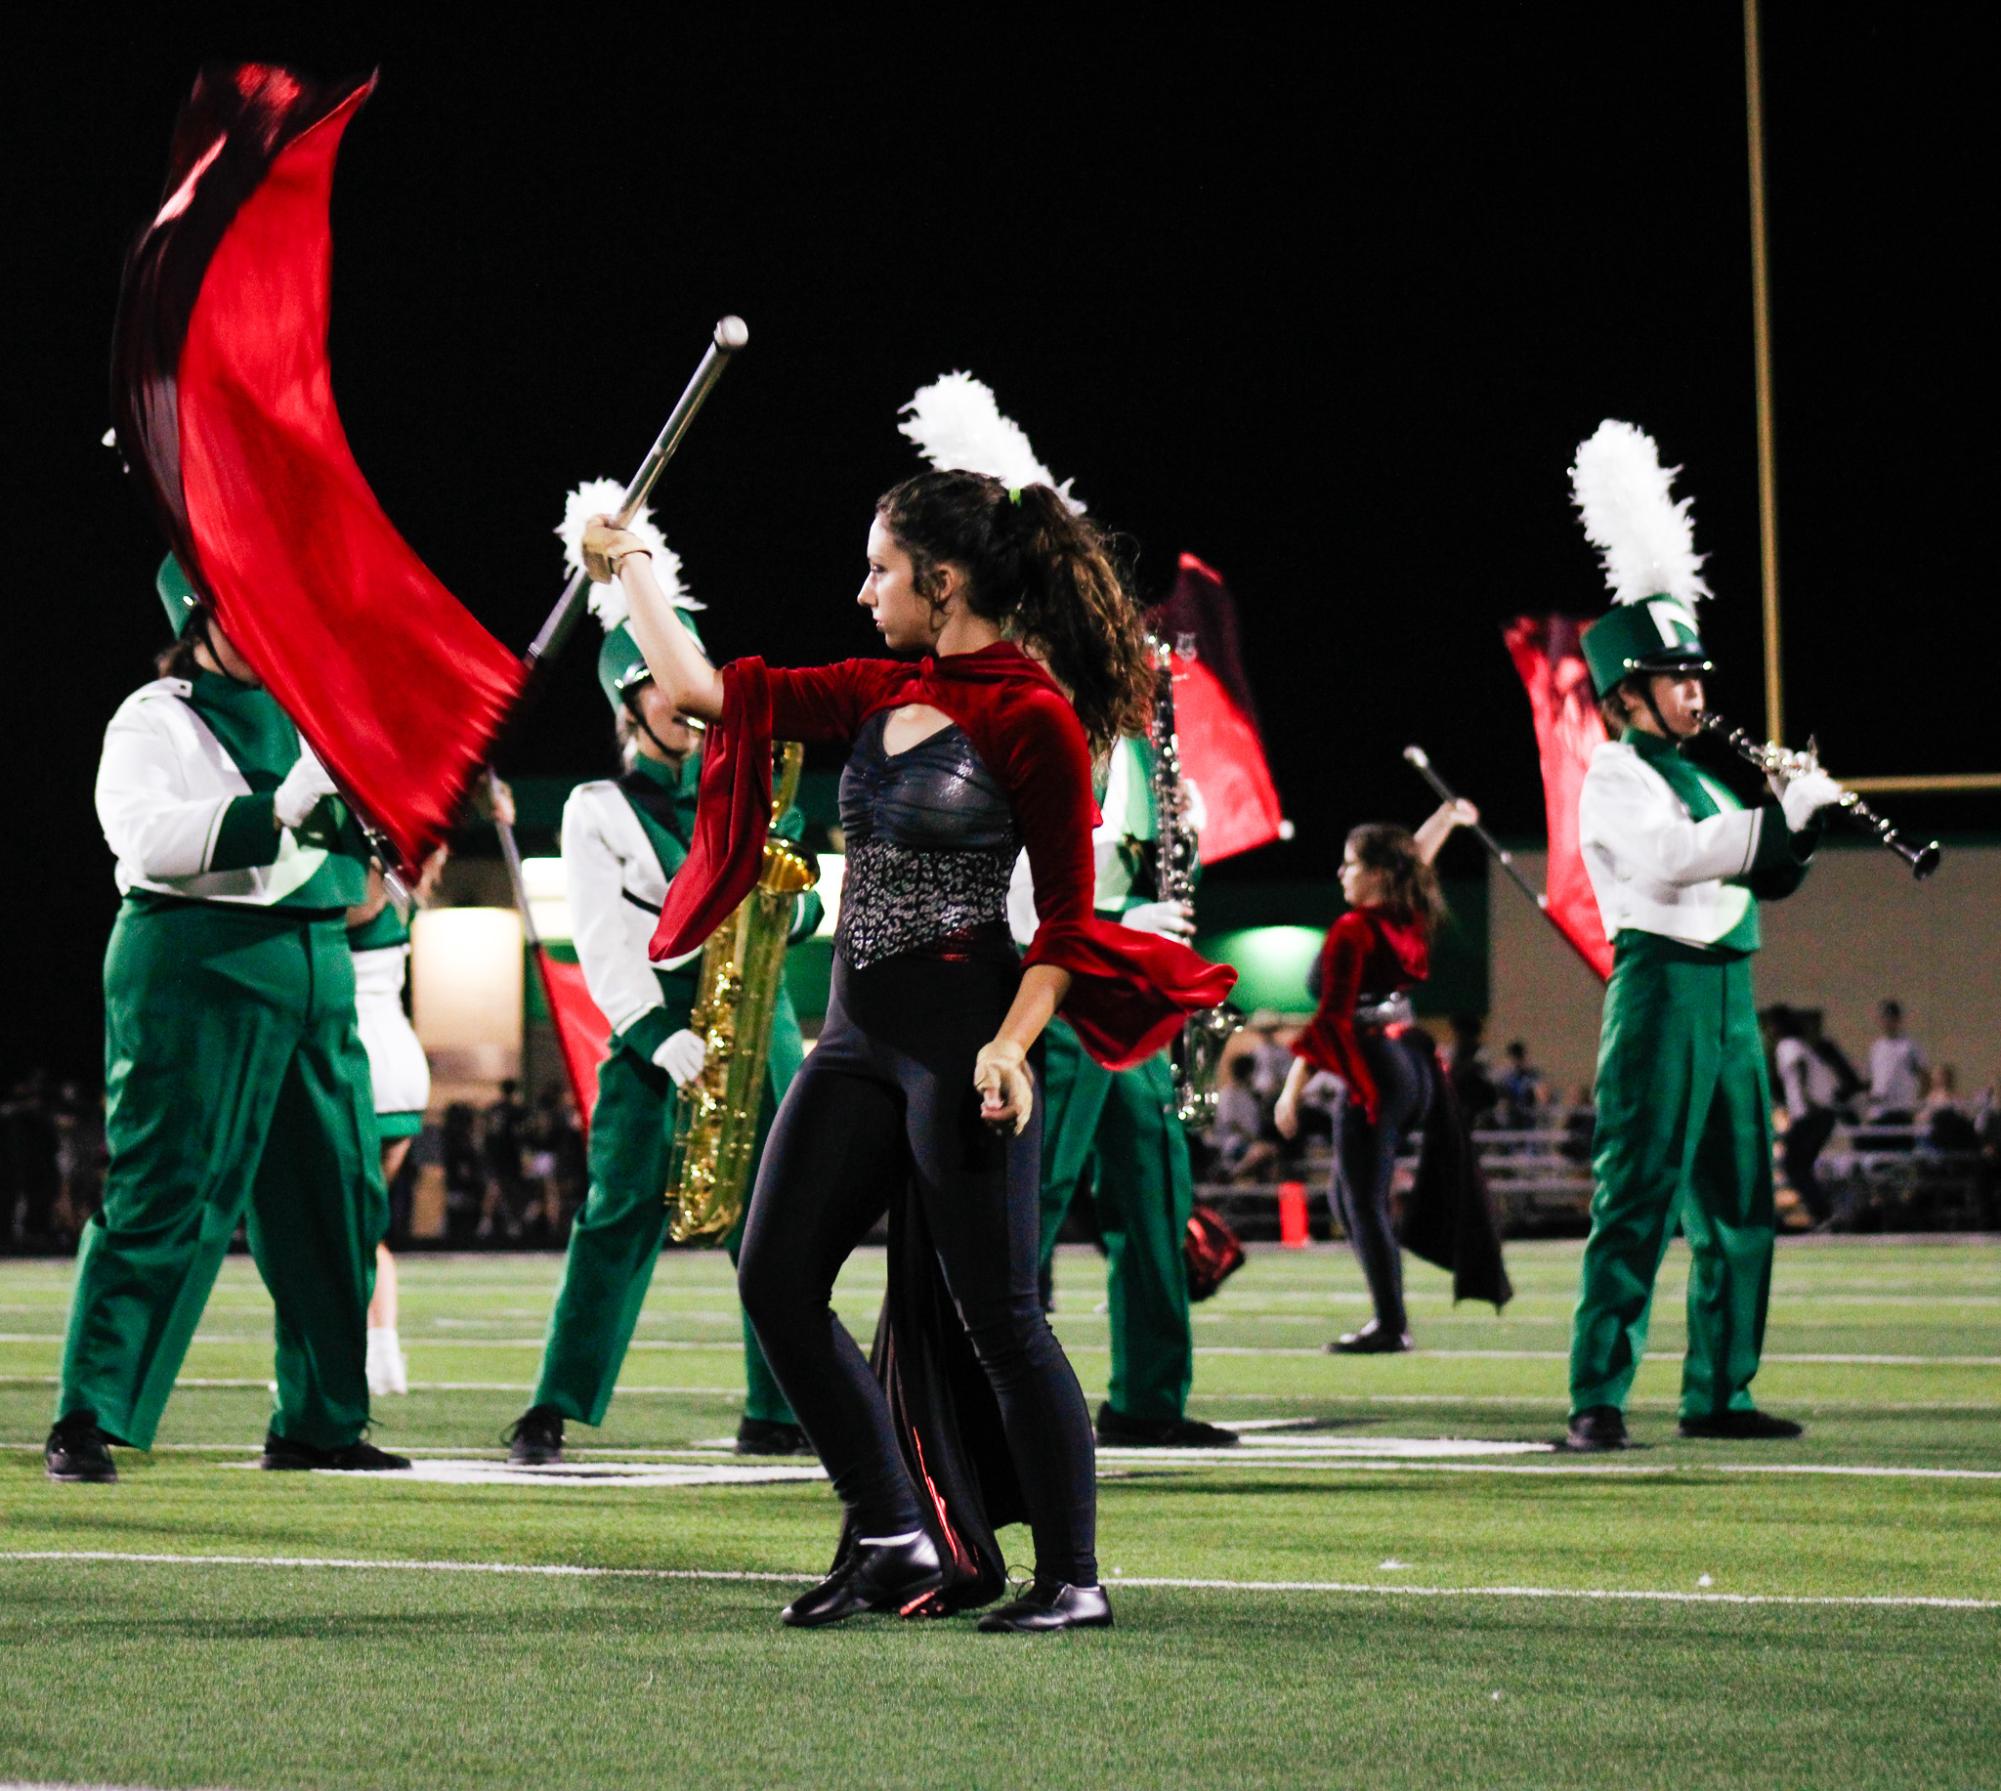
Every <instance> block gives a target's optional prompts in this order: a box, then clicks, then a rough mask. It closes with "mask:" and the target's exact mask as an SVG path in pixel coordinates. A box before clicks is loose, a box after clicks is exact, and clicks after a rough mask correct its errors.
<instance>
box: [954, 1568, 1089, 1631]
mask: <svg viewBox="0 0 2001 1791" xmlns="http://www.w3.org/2000/svg"><path fill="white" fill-rule="evenodd" d="M1111 1626H1112V1601H1111V1600H1110V1599H1109V1598H1107V1597H1106V1596H1105V1589H1104V1587H1102V1586H1066V1585H1065V1584H1064V1583H1063V1582H1062V1581H1061V1580H1037V1581H1036V1582H1035V1584H1034V1585H1032V1586H1030V1587H1029V1589H1028V1590H1027V1592H1025V1593H1024V1594H1023V1595H1022V1596H1021V1597H1020V1598H1017V1599H1016V1600H1015V1601H1014V1602H1013V1603H1012V1604H1004V1605H1002V1606H1001V1607H1000V1609H999V1610H997V1611H989V1612H988V1613H987V1614H986V1615H985V1616H984V1617H982V1618H981V1619H980V1628H981V1629H983V1630H985V1631H986V1633H987V1634H988V1635H1040V1634H1042V1633H1043V1632H1044V1631H1046V1630H1052V1629H1110V1628H1111Z"/></svg>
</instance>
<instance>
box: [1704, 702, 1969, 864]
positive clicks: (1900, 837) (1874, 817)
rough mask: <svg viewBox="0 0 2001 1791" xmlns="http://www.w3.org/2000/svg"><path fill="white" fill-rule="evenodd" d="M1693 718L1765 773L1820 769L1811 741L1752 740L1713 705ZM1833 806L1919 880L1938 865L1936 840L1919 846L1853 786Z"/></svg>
mask: <svg viewBox="0 0 2001 1791" xmlns="http://www.w3.org/2000/svg"><path fill="white" fill-rule="evenodd" d="M1695 719H1696V722H1697V724H1698V725H1699V726H1700V727H1701V729H1702V731H1703V732H1704V733H1706V734H1720V735H1721V736H1722V737H1723V739H1724V740H1725V741H1726V742H1728V744H1729V745H1730V746H1731V748H1732V749H1733V750H1734V751H1735V752H1736V754H1737V756H1738V757H1739V758H1740V759H1742V760H1744V762H1745V763H1746V764H1750V765H1755V766H1757V768H1758V769H1759V770H1760V771H1762V772H1764V773H1765V774H1766V776H1768V777H1769V776H1771V775H1772V774H1773V773H1774V772H1776V773H1777V774H1778V775H1779V776H1781V777H1798V776H1799V775H1800V774H1801V773H1802V772H1806V771H1818V770H1819V769H1820V750H1819V748H1818V747H1816V746H1815V745H1814V744H1813V743H1812V742H1811V741H1809V742H1808V743H1807V748H1806V751H1804V752H1800V751H1798V750H1796V749H1795V748H1792V747H1787V746H1781V745H1779V744H1778V743H1777V742H1776V741H1772V740H1754V739H1753V738H1752V737H1751V736H1750V735H1749V734H1747V733H1746V732H1745V731H1744V730H1743V729H1742V728H1733V727H1732V726H1731V725H1730V723H1729V721H1728V720H1727V719H1726V718H1725V717H1723V716H1721V715H1718V714H1717V713H1716V711H1715V710H1714V709H1705V710H1703V711H1702V713H1701V714H1699V715H1698V716H1697V717H1696V718H1695ZM1835 807H1836V811H1837V812H1838V813H1840V814H1841V815H1844V816H1845V817H1846V818H1847V819H1848V820H1849V821H1850V822H1851V823H1852V824H1853V825H1855V826H1857V827H1860V828H1862V829H1863V830H1864V831H1865V832H1868V833H1873V834H1874V835H1875V836H1876V838H1877V840H1878V841H1879V842H1880V843H1881V844H1883V845H1885V846H1888V847H1889V848H1890V850H1891V851H1892V852H1894V853H1896V855H1897V856H1898V857H1899V858H1901V859H1902V860H1903V861H1904V862H1905V863H1906V864H1907V865H1909V866H1910V867H1911V875H1912V876H1913V877H1915V878H1916V879H1917V880H1918V881H1919V882H1920V883H1922V882H1923V881H1924V880H1925V879H1926V878H1927V877H1929V876H1930V875H1931V874H1932V872H1933V871H1935V870H1937V869H1938V864H1939V857H1940V853H1939V845H1938V841H1937V840H1929V841H1927V842H1926V843H1925V844H1924V845H1922V846H1921V845H1919V844H1918V843H1917V842H1916V841H1915V840H1911V839H1907V838H1905V836H1904V834H1903V833H1902V832H1901V831H1900V830H1899V829H1898V828H1897V827H1895V826H1894V825H1893V824H1892V823H1891V822H1890V821H1888V820H1887V819H1885V818H1884V817H1883V816H1882V815H1879V814H1878V813H1877V812H1876V811H1875V810H1874V809H1873V808H1871V807H1870V806H1869V804H1868V803H1867V802H1865V801H1863V799H1862V797H1861V796H1860V795H1859V794H1857V793H1856V792H1855V791H1854V790H1843V791H1842V792H1841V800H1840V802H1839V803H1837V804H1836V805H1835Z"/></svg>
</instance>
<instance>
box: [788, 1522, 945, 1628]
mask: <svg viewBox="0 0 2001 1791" xmlns="http://www.w3.org/2000/svg"><path fill="white" fill-rule="evenodd" d="M944 1583H945V1570H944V1569H943V1568H942V1567H941V1566H940V1565H939V1564H938V1548H937V1545H936V1544H935V1543H933V1542H932V1540H931V1538H930V1537H929V1536H927V1535H925V1534H924V1532H923V1531H921V1530H920V1531H919V1532H918V1533H917V1534H916V1535H915V1536H913V1537H912V1538H911V1539H910V1540H909V1541H908V1542H882V1543H866V1542H858V1543H856V1544H855V1545H854V1548H853V1549H852V1550H851V1551H850V1552H849V1554H848V1556H847V1558H846V1559H845V1560H844V1561H843V1562H842V1563H841V1564H840V1566H838V1567H836V1568H835V1569H834V1571H833V1573H832V1574H830V1575H829V1576H828V1577H827V1578H826V1579H824V1580H822V1581H821V1582H820V1583H819V1584H818V1585H817V1586H815V1587H814V1588H813V1590H812V1591H810V1592H805V1593H801V1594H800V1596H799V1597H797V1598H795V1599H794V1600H793V1601H792V1602H791V1603H790V1604H788V1605H787V1606H786V1607H785V1609H784V1610H783V1611H782V1612H781V1613H780V1615H781V1616H782V1617H783V1618H784V1620H785V1621H786V1622H787V1623H789V1624H791V1625H792V1626H793V1628H795V1629H818V1628H820V1627H821V1626H822V1625H823V1624H828V1623H840V1622H844V1621H845V1620H846V1619H847V1618H849V1617H859V1616H860V1615H861V1614H862V1612H864V1611H902V1610H907V1609H909V1608H910V1607H912V1606H914V1605H919V1604H922V1603H923V1602H924V1601H925V1600H926V1599H927V1598H929V1597H930V1596H931V1594H932V1593H933V1592H935V1591H937V1590H938V1588H939V1587H940V1586H942V1585H943V1584H944Z"/></svg>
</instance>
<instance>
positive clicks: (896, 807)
mask: <svg viewBox="0 0 2001 1791" xmlns="http://www.w3.org/2000/svg"><path fill="white" fill-rule="evenodd" d="M889 716H890V712H889V711H888V710H886V709H885V710H880V711H878V712H877V713H876V714H874V715H872V716H870V717H869V718H868V720H867V721H866V722H864V723H863V724H862V730H861V732H860V733H859V734H858V735H857V736H856V737H855V744H854V750H853V751H852V752H851V753H850V754H849V755H848V763H847V769H846V770H844V771H843V772H842V773H841V828H842V831H843V832H844V833H845V834H846V836H847V874H846V877H845V879H844V881H843V883H842V885H841V919H840V925H839V927H838V928H837V930H836V932H835V935H834V949H835V951H836V952H837V953H838V954H839V955H840V956H841V957H842V958H843V959H845V960H846V962H847V964H848V966H849V968H851V969H854V970H862V969H866V968H867V967H868V966H869V965H871V964H878V963H881V962H882V961H883V960H884V959H885V958H894V957H901V956H906V955H909V954H913V953H914V954H917V955H920V956H925V957H942V958H967V957H982V958H984V957H1009V958H1011V957H1012V956H1013V946H1012V944H1011V943H1010V940H1009V937H1008V930H1007V889H1008V882H1009V879H1010V878H1011V877H1012V876H1013V874H1014V862H1015V858H1016V856H1017V855H1018V853H1019V852H1020V849H1021V839H1020V836H1019V834H1017V832H1016V831H1015V824H1014V814H1013V812H1012V810H1010V809H1009V807H1008V801H1007V796H1006V793H1005V792H1004V791H1003V790H1002V788H1001V786H1000V781H999V780H998V779H997V778H996V777H995V776H994V774H993V773H992V772H991V771H989V770H988V769H987V767H986V765H985V763H984V762H983V761H982V760H981V758H980V755H979V754H978V753H977V752H975V751H974V750H973V743H972V741H971V740H969V739H968V738H967V737H966V734H965V732H964V730H963V729H961V728H960V727H959V726H958V724H957V723H956V722H954V723H951V724H949V725H947V726H945V727H943V728H941V729H939V730H938V732H937V733H935V734H930V735H927V736H926V737H925V738H924V739H922V740H920V741H919V742H918V743H917V744H916V745H915V746H913V747H910V748H908V749H907V750H906V751H903V752H900V753H895V754H891V753H889V752H886V751H885V750H884V749H883V731H884V729H885V728H887V727H888V725H889Z"/></svg>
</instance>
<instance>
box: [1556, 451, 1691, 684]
mask: <svg viewBox="0 0 2001 1791" xmlns="http://www.w3.org/2000/svg"><path fill="white" fill-rule="evenodd" d="M1680 471H1681V468H1680V467H1678V466H1673V467H1663V466H1662V465H1661V463H1660V452H1659V450H1658V449H1657V448H1656V447H1655V446H1654V441H1653V437H1651V436H1650V435H1648V434H1646V433H1645V431H1643V430H1640V429H1636V428H1635V427H1634V426H1633V425H1632V424H1631V423H1618V422H1613V421H1612V420H1611V419H1609V418H1608V419H1607V420H1606V421H1605V422H1602V423H1600V424H1599V425H1598V428H1597V431H1596V433H1595V434H1593V435H1592V436H1591V438H1590V439H1589V440H1588V441H1584V442H1580V443H1579V444H1578V448H1577V459H1576V461H1575V462H1574V464H1573V465H1572V466H1571V469H1570V491H1571V498H1572V501H1573V502H1574V503H1575V504H1576V505H1577V508H1578V511H1579V513H1580V515H1581V516H1582V518H1583V522H1584V536H1585V539H1586V540H1588V541H1589V542H1590V543H1591V545H1592V546H1593V547H1596V548H1597V549H1598V550H1599V557H1600V561H1601V563H1602V564H1603V566H1604V568H1605V582H1606V583H1607V584H1608V585H1609V586H1610V587H1611V590H1612V605H1613V607H1612V609H1611V610H1610V612H1609V613H1607V614H1606V615H1604V616H1601V617H1600V618H1599V619H1598V620H1597V621H1596V622H1594V623H1592V624H1591V626H1590V627H1588V628H1587V629H1585V631H1584V638H1583V645H1584V663H1585V665H1586V666H1587V667H1588V668H1589V669H1590V672H1591V682H1592V685H1593V687H1594V688H1595V689H1596V690H1597V692H1598V694H1599V695H1600V696H1601V697H1602V696H1606V695H1609V694H1610V693H1611V691H1612V690H1613V689H1615V688H1616V687H1617V685H1618V684H1619V682H1620V681H1621V680H1622V679H1624V678H1629V677H1631V676H1632V675H1633V674H1634V673H1636V672H1707V671H1710V670H1713V669H1714V668H1713V667H1712V665H1711V663H1710V658H1709V652H1708V649H1707V648H1706V647H1704V646H1703V644H1702V632H1701V629H1700V627H1699V626H1698V624H1697V622H1696V619H1695V605H1696V603H1697V601H1698V600H1699V599H1701V598H1704V597H1707V596H1708V595H1709V594H1710V591H1709V586H1708V585H1707V584H1705V583H1704V582H1703V579H1702V561H1703V557H1704V556H1702V555H1701V554H1698V553H1697V552H1696V551H1695V532H1694V529H1693V527H1692V525H1691V524H1690V521H1689V510H1690V508H1691V506H1692V503H1693V500H1692V499H1689V498H1681V499H1679V500H1677V499H1676V498H1675V496H1674V495H1673V488H1674V476H1675V474H1676V473H1678V472H1680Z"/></svg>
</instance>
